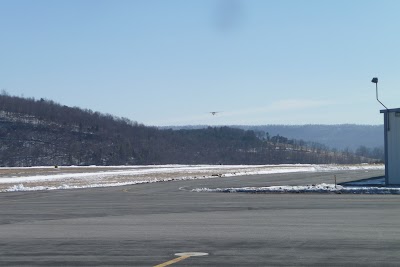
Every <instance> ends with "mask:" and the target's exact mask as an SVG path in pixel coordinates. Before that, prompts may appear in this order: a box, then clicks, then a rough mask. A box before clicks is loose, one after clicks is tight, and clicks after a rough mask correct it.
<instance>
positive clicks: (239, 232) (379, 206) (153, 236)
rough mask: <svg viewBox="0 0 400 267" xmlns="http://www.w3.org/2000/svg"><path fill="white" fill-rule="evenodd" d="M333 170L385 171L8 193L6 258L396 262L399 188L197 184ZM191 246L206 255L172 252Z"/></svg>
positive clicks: (270, 181) (51, 261)
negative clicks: (344, 191)
mask: <svg viewBox="0 0 400 267" xmlns="http://www.w3.org/2000/svg"><path fill="white" fill-rule="evenodd" d="M333 174H336V175H337V178H338V181H339V182H344V181H349V180H354V179H360V178H368V177H374V176H380V175H382V174H383V171H369V172H365V171H338V172H335V173H332V172H331V173H326V172H325V173H289V174H271V175H257V176H241V177H230V178H216V179H206V180H191V181H177V182H165V183H154V184H142V185H134V186H125V187H113V188H99V189H81V190H58V191H41V192H14V193H1V194H0V265H1V266H156V265H160V266H166V264H169V263H170V264H171V265H169V266H322V265H327V266H368V265H369V266H382V265H385V266H398V265H399V264H398V263H399V261H400V253H399V249H400V227H399V225H400V224H399V222H400V205H399V204H400V196H398V195H340V194H243V193H242V194H240V193H195V192H191V191H190V189H191V188H198V187H209V188H216V187H239V186H268V185H296V184H310V183H321V182H329V183H332V181H333V180H332V179H333ZM193 251H194V252H205V253H208V255H207V256H199V257H187V258H179V256H175V255H174V254H175V253H179V252H193ZM173 259H177V261H176V262H175V263H173V262H169V261H170V260H173ZM163 263H165V264H163Z"/></svg>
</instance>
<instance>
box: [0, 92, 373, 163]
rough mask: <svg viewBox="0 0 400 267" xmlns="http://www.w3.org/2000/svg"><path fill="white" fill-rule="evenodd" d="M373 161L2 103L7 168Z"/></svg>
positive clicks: (206, 131)
mask: <svg viewBox="0 0 400 267" xmlns="http://www.w3.org/2000/svg"><path fill="white" fill-rule="evenodd" d="M369 156H371V155H367V154H354V153H350V152H339V151H332V150H330V149H329V148H327V147H326V146H324V145H320V144H318V143H311V142H304V141H301V140H295V139H288V138H286V137H283V136H279V135H275V136H262V135H261V134H260V133H259V132H257V131H253V130H242V129H237V128H230V127H207V128H203V129H192V130H189V129H180V130H173V129H158V128H156V127H148V126H145V125H143V124H140V123H137V122H135V121H131V120H129V119H127V118H120V117H116V116H113V115H110V114H102V113H99V112H93V111H91V110H88V109H81V108H78V107H67V106H65V105H61V104H58V103H55V102H54V101H51V100H46V99H43V98H42V99H34V98H22V97H16V96H10V95H9V94H7V93H6V92H2V94H1V95H0V165H1V166H37V165H124V164H130V165H131V164H135V165H142V164H283V163H315V164H321V163H340V164H343V163H360V162H372V161H374V160H373V159H371V158H370V157H369Z"/></svg>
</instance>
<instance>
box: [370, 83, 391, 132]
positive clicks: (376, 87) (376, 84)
mask: <svg viewBox="0 0 400 267" xmlns="http://www.w3.org/2000/svg"><path fill="white" fill-rule="evenodd" d="M371 82H372V83H374V84H375V89H376V100H377V101H378V102H379V103H380V104H381V105H382V106H383V107H384V108H385V109H386V111H387V115H386V116H387V127H388V130H390V127H389V109H388V108H387V107H386V106H385V105H384V104H383V103H382V102H381V101H380V100H379V98H378V77H374V78H372V80H371Z"/></svg>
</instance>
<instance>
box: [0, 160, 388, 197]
mask: <svg viewBox="0 0 400 267" xmlns="http://www.w3.org/2000/svg"><path fill="white" fill-rule="evenodd" d="M377 169H384V166H383V165H366V164H362V165H304V164H302V165H296V164H295V165H257V166H254V165H252V166H250V165H156V166H107V167H100V166H85V167H77V166H68V167H67V166H66V167H58V168H54V167H29V168H0V192H12V191H36V190H56V189H76V188H92V187H111V186H123V185H133V184H142V183H154V182H166V181H176V180H190V179H210V178H214V179H217V178H220V177H231V176H238V175H257V174H273V173H289V172H321V171H322V172H334V171H338V170H377ZM281 188H282V189H278V188H269V189H267V188H261V189H260V188H258V189H257V188H245V189H243V188H242V189H234V188H230V189H207V188H202V189H195V190H194V191H218V192H226V191H227V190H230V192H245V191H248V192H266V190H267V191H268V190H270V192H278V191H277V190H281V191H279V192H291V190H297V191H296V192H299V190H300V191H304V190H305V191H318V190H319V191H318V192H320V191H321V190H322V189H321V188H326V190H329V191H333V189H332V188H331V187H330V185H323V186H322V185H321V188H320V187H318V188H319V189H314V188H313V187H310V188H302V189H300V187H296V188H293V189H289V188H288V187H281ZM336 189H337V188H336ZM336 189H335V190H336Z"/></svg>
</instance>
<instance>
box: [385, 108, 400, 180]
mask: <svg viewBox="0 0 400 267" xmlns="http://www.w3.org/2000/svg"><path fill="white" fill-rule="evenodd" d="M385 116H389V127H390V130H387V125H385V128H386V129H385V132H387V136H386V138H387V140H386V141H387V144H386V150H387V151H386V153H387V154H386V156H387V163H386V168H387V170H386V175H387V177H386V179H387V183H388V184H400V112H389V113H386V114H385ZM385 124H386V123H385Z"/></svg>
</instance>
